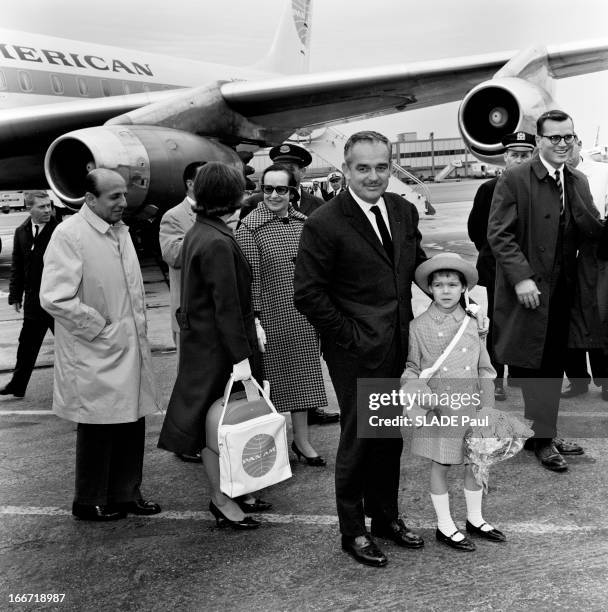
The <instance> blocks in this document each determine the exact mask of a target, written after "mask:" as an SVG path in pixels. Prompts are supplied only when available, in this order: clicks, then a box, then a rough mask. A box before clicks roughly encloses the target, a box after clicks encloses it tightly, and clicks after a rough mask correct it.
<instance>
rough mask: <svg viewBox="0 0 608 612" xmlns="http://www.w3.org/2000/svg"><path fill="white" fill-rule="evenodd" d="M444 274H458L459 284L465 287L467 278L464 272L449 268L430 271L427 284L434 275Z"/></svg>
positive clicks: (431, 280) (432, 279) (429, 283)
mask: <svg viewBox="0 0 608 612" xmlns="http://www.w3.org/2000/svg"><path fill="white" fill-rule="evenodd" d="M445 274H456V276H458V280H459V281H460V284H461V285H462V286H463V287H465V288H466V286H467V279H466V278H465V277H464V274H463V273H462V272H460V271H459V270H450V269H449V268H446V269H444V270H435V271H434V272H431V273H430V274H429V279H428V283H427V284H428V285H429V286H430V285H431V283H432V282H433V281H434V280H435V277H436V276H441V275H445Z"/></svg>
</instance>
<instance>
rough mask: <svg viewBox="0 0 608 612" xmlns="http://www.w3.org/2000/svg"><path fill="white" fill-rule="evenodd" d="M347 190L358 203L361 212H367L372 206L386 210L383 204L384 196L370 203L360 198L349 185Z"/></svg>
mask: <svg viewBox="0 0 608 612" xmlns="http://www.w3.org/2000/svg"><path fill="white" fill-rule="evenodd" d="M348 192H349V193H350V195H351V196H352V197H353V200H354V201H355V202H357V204H359V206H360V207H361V209H362V210H363V212H369V210H370V209H371V207H372V206H378V208H379V209H380V210H381V211H386V205H385V204H384V198H383V197H382V196H380V197H379V198H378V200H377V201H376V202H374V203H373V204H370V203H369V202H366V201H365V200H362V199H361V198H360V197H359V196H358V195H357V194H356V193H355V192H354V191H353V190H352V189H351V188H350V187H349V188H348Z"/></svg>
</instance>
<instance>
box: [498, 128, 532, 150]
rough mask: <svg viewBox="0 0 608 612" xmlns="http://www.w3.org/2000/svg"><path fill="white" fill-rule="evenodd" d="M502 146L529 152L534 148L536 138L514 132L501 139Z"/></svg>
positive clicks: (526, 133) (524, 133)
mask: <svg viewBox="0 0 608 612" xmlns="http://www.w3.org/2000/svg"><path fill="white" fill-rule="evenodd" d="M502 144H503V146H505V147H506V148H507V149H522V150H524V151H531V150H532V149H534V147H535V146H536V138H535V137H534V136H533V135H532V134H528V132H514V133H513V134H506V135H505V136H504V137H503V139H502Z"/></svg>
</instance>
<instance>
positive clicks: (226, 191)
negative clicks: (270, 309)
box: [158, 162, 265, 529]
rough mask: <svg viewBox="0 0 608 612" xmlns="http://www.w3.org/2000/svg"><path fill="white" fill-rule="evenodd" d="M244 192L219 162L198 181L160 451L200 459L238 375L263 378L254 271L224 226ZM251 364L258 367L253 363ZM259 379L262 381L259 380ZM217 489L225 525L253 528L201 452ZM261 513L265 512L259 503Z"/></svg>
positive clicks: (213, 507) (215, 508) (217, 509)
mask: <svg viewBox="0 0 608 612" xmlns="http://www.w3.org/2000/svg"><path fill="white" fill-rule="evenodd" d="M244 188H245V182H244V179H243V176H242V173H240V172H238V171H237V170H235V169H234V168H231V167H229V166H227V165H225V164H222V163H219V162H212V163H208V164H206V165H205V166H203V168H201V170H200V171H199V173H198V175H197V177H196V180H195V182H194V196H195V198H196V207H195V208H194V210H195V212H196V213H197V217H196V223H195V224H194V226H193V227H192V229H190V231H189V232H188V233H187V234H186V237H185V239H184V245H183V247H182V277H181V301H180V307H179V309H178V311H177V314H176V317H177V320H178V323H179V327H180V340H181V342H180V354H179V368H178V374H177V380H176V381H175V386H174V388H173V392H172V394H171V399H170V400H169V406H168V408H167V414H166V416H165V420H164V423H163V427H162V430H161V433H160V439H159V441H158V446H159V447H160V448H163V449H165V450H169V451H173V452H174V453H185V454H189V455H193V454H195V453H198V452H200V451H201V449H202V447H203V442H204V441H205V437H206V432H205V419H206V416H207V412H208V410H209V407H210V406H211V404H212V403H213V402H214V401H215V400H217V399H218V398H219V397H221V396H222V395H223V393H224V387H225V386H226V383H227V382H228V379H229V377H230V375H231V373H232V374H233V375H234V377H235V380H245V379H246V378H249V377H250V376H251V373H252V372H251V370H252V369H253V370H254V376H255V375H256V374H259V372H258V371H257V369H258V368H257V367H256V364H255V363H253V359H252V358H253V357H254V356H255V352H256V348H257V338H256V330H255V324H254V316H253V308H252V304H251V270H250V268H249V264H248V263H247V260H246V259H245V256H244V255H243V253H242V252H241V249H240V248H239V246H238V244H237V242H236V240H235V239H234V237H233V235H232V231H231V230H230V229H229V228H228V226H227V225H226V223H225V219H226V218H228V217H229V216H230V215H231V214H232V213H233V212H234V211H235V210H236V208H237V207H238V204H239V202H240V200H241V198H242V195H243V191H244ZM250 359H251V362H250ZM256 378H258V376H256ZM202 457H203V463H204V465H205V471H206V473H207V476H208V478H209V482H210V485H211V502H210V504H209V510H210V511H211V512H212V513H213V514H214V516H215V517H216V519H217V521H218V525H230V526H231V527H235V528H243V529H246V528H251V527H257V526H258V525H259V522H258V521H254V520H253V519H251V517H247V518H245V514H244V511H243V509H242V504H243V503H244V502H243V501H241V502H240V503H239V502H238V501H234V500H232V499H230V498H228V497H227V496H226V495H224V494H223V493H222V492H221V491H220V489H219V480H220V478H219V461H218V456H217V454H216V453H214V452H213V451H212V450H210V449H209V448H208V447H206V448H204V449H203V450H202ZM256 509H257V510H260V509H265V508H260V507H259V504H258V506H257V507H256Z"/></svg>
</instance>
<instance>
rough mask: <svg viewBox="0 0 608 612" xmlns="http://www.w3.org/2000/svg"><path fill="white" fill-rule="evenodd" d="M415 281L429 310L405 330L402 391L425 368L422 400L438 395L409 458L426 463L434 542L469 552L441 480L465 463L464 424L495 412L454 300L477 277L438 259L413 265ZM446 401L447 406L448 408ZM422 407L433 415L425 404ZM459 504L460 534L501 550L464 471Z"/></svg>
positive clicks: (471, 327)
mask: <svg viewBox="0 0 608 612" xmlns="http://www.w3.org/2000/svg"><path fill="white" fill-rule="evenodd" d="M415 279H416V284H417V285H418V286H419V287H420V288H421V289H422V290H423V291H424V292H425V293H427V294H429V295H430V296H431V297H432V298H433V302H432V303H431V305H430V306H429V308H428V310H427V311H426V312H424V313H422V314H421V315H420V316H419V317H416V319H414V321H412V323H411V324H410V336H409V348H408V358H407V365H406V369H405V371H404V373H403V376H402V381H403V382H404V383H406V384H405V389H406V390H407V387H408V385H407V383H408V380H409V381H410V383H413V381H412V379H418V378H419V377H420V374H421V372H423V370H425V369H427V368H430V369H431V370H435V371H434V373H432V375H431V376H430V378H429V379H428V381H427V384H428V387H429V388H430V389H427V392H429V393H430V392H433V393H436V394H437V398H438V401H439V406H436V407H435V408H433V410H431V411H429V412H428V413H427V415H426V417H425V420H424V425H421V426H419V427H416V426H415V424H414V426H413V427H412V431H413V434H412V453H414V454H416V455H420V456H421V457H428V458H429V459H431V460H432V463H431V500H432V501H433V506H434V507H435V512H436V513H437V531H436V537H437V540H439V541H440V542H443V543H445V544H447V545H448V546H451V547H452V548H455V549H457V550H463V551H473V550H475V545H474V544H473V542H471V540H470V539H469V538H467V537H466V536H465V535H464V534H463V533H461V532H460V531H459V530H458V528H457V527H456V525H455V524H454V521H453V520H452V516H451V514H450V501H449V496H448V482H447V474H448V469H449V467H450V465H453V464H461V463H463V462H464V444H463V439H464V434H465V433H466V430H467V428H468V427H469V425H468V424H467V419H466V417H469V418H475V417H476V414H477V410H478V409H480V408H482V407H489V406H493V405H494V385H493V379H494V378H495V377H496V372H495V370H494V368H493V367H492V365H491V363H490V357H489V356H488V352H487V350H486V347H485V345H484V343H483V341H482V340H481V339H480V338H479V335H478V332H477V326H476V325H475V321H474V320H471V319H470V318H469V317H467V315H466V313H465V311H464V309H463V307H462V306H461V305H460V301H461V296H463V294H464V293H465V291H466V290H467V289H471V288H472V287H474V286H475V284H476V283H477V272H476V270H475V268H474V267H473V266H472V265H470V264H469V263H467V262H466V261H465V260H464V259H462V258H461V257H460V255H457V254H456V253H442V254H440V255H435V257H432V258H431V259H429V260H427V261H425V262H424V263H422V264H420V266H418V268H417V270H416V276H415ZM464 320H466V321H467V323H468V324H467V325H466V326H465V327H464V331H463V333H462V335H461V337H460V338H459V339H458V341H457V342H456V344H455V345H454V346H453V348H452V349H451V350H450V352H449V354H448V355H447V356H445V358H444V360H443V361H442V362H440V363H439V364H436V362H437V360H438V359H439V357H440V356H441V355H442V354H443V353H444V351H445V350H446V348H447V347H448V345H449V344H450V342H451V341H452V339H453V338H454V337H455V336H456V334H457V333H458V331H459V329H460V328H461V326H462V325H463V321H464ZM437 365H438V367H437ZM433 366H435V367H433ZM428 375H429V372H426V373H423V377H426V376H428ZM476 393H478V394H479V395H478V396H477V397H478V398H479V400H478V401H473V400H471V401H468V400H467V396H469V397H470V396H471V395H473V394H476ZM465 394H466V395H465ZM447 398H449V400H450V402H451V403H450V404H449V405H448V403H447ZM466 404H469V405H466ZM474 404H477V405H474ZM423 407H424V408H425V409H427V408H432V406H428V405H427V404H426V403H425V405H424V406H423ZM441 415H443V416H455V417H456V419H452V420H451V422H452V423H454V421H456V424H450V425H445V424H441V419H439V418H433V417H440V416H441ZM463 417H465V418H463ZM444 420H446V419H444ZM416 422H418V420H416ZM427 423H428V424H427ZM468 423H469V424H470V421H468ZM464 496H465V500H466V506H467V522H466V530H467V532H468V533H469V534H473V535H476V536H479V537H482V538H484V539H486V540H490V541H492V542H504V541H505V540H506V538H505V536H504V534H503V533H502V532H500V531H499V530H498V529H494V528H493V527H492V526H491V525H489V524H488V523H486V522H485V521H484V519H483V517H482V515H481V501H482V488H481V485H478V484H477V482H476V481H475V478H474V476H473V472H472V470H471V467H470V466H469V465H468V464H467V465H465V472H464Z"/></svg>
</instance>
